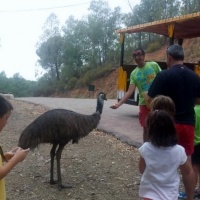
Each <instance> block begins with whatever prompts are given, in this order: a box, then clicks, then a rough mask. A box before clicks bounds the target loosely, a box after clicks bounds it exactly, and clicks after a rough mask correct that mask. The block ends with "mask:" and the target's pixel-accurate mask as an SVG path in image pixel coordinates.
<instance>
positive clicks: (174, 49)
mask: <svg viewBox="0 0 200 200" xmlns="http://www.w3.org/2000/svg"><path fill="white" fill-rule="evenodd" d="M167 54H168V55H170V56H171V57H172V58H173V59H174V60H184V51H183V47H182V46H180V45H178V44H173V45H171V46H169V47H168V48H167Z"/></svg>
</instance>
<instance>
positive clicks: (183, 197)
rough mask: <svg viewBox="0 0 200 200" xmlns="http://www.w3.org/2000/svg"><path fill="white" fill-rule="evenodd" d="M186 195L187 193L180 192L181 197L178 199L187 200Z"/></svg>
mask: <svg viewBox="0 0 200 200" xmlns="http://www.w3.org/2000/svg"><path fill="white" fill-rule="evenodd" d="M186 197H187V196H186V193H185V192H179V195H178V199H186Z"/></svg>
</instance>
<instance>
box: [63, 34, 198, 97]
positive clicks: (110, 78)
mask: <svg viewBox="0 0 200 200" xmlns="http://www.w3.org/2000/svg"><path fill="white" fill-rule="evenodd" d="M199 44H200V38H195V39H190V40H185V41H184V43H183V48H184V49H185V61H186V62H195V63H197V62H198V61H199V60H200V45H199ZM166 49H167V45H165V46H163V47H162V48H160V49H159V50H158V51H155V52H152V53H147V54H146V60H154V61H165V60H166ZM92 84H93V85H94V86H95V91H94V92H90V93H89V91H88V88H87V87H85V88H83V89H76V90H72V91H69V92H68V93H67V94H62V95H61V96H63V97H76V98H81V97H84V98H89V97H90V98H96V96H97V93H98V92H100V91H103V92H105V93H106V94H107V98H108V99H115V98H117V69H113V70H111V71H110V72H109V73H107V74H105V75H104V76H103V77H101V78H100V79H97V80H95V81H94V82H93V83H92Z"/></svg>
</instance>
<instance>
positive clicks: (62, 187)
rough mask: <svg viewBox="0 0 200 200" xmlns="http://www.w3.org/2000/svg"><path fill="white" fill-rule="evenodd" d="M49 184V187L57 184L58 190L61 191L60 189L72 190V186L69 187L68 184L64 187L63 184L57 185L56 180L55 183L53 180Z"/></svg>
mask: <svg viewBox="0 0 200 200" xmlns="http://www.w3.org/2000/svg"><path fill="white" fill-rule="evenodd" d="M50 184H51V185H55V184H57V185H58V189H59V190H62V189H65V188H73V186H72V185H70V184H66V185H64V184H62V183H59V181H58V180H57V181H55V180H50Z"/></svg>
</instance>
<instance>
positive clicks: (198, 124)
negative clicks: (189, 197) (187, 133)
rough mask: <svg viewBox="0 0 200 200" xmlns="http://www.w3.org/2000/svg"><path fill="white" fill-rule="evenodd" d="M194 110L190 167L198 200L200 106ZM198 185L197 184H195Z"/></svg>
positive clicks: (199, 187)
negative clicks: (193, 175) (192, 148)
mask: <svg viewBox="0 0 200 200" xmlns="http://www.w3.org/2000/svg"><path fill="white" fill-rule="evenodd" d="M194 110H195V135H194V145H195V146H194V153H193V154H192V157H191V158H192V166H193V169H194V173H195V185H196V186H197V189H196V190H195V197H197V198H199V199H200V105H196V106H195V107H194ZM197 183H198V184H197Z"/></svg>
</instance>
